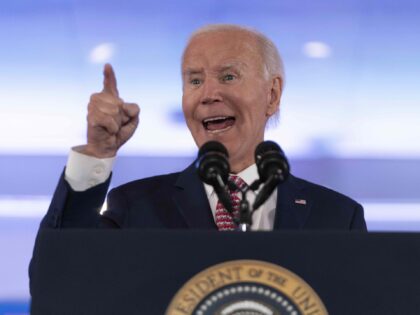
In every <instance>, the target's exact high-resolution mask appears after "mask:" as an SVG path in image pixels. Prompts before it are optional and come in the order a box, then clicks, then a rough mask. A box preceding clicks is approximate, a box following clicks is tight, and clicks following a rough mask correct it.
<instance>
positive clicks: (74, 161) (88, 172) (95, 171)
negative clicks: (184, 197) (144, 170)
mask: <svg viewBox="0 0 420 315" xmlns="http://www.w3.org/2000/svg"><path fill="white" fill-rule="evenodd" d="M77 150H78V147H74V148H73V149H72V150H71V151H70V154H69V157H68V160H67V166H66V171H65V174H64V178H65V180H66V181H67V182H68V183H69V185H70V186H71V188H72V189H73V190H75V191H85V190H87V189H89V188H92V187H94V186H96V185H99V184H102V183H104V182H105V181H106V180H107V179H108V177H109V176H110V174H111V171H112V166H113V164H114V161H115V157H113V158H106V159H98V158H95V157H91V156H88V155H85V154H82V153H79V152H77ZM236 175H237V176H239V177H241V178H242V179H243V181H244V182H245V183H246V184H247V185H251V184H252V183H253V182H254V180H256V179H258V171H257V166H256V165H255V164H253V165H251V166H249V167H248V168H246V169H245V170H243V171H242V172H240V173H238V174H236ZM204 188H205V191H206V194H207V198H208V200H209V203H210V208H211V211H212V213H213V218H214V219H215V215H216V206H217V201H218V198H217V195H216V192H215V191H214V189H213V187H212V186H210V185H207V184H204ZM257 193H258V191H257ZM255 196H256V193H255V192H253V191H250V192H249V193H248V194H247V199H248V201H249V203H250V205H251V206H252V204H253V202H254V200H255ZM276 203H277V190H274V192H273V193H272V194H271V196H270V197H269V198H268V199H267V201H266V202H265V203H264V204H263V205H262V206H261V207H259V208H258V209H257V211H255V213H254V215H253V216H252V226H251V230H255V231H256V230H272V229H273V226H274V216H275V212H276Z"/></svg>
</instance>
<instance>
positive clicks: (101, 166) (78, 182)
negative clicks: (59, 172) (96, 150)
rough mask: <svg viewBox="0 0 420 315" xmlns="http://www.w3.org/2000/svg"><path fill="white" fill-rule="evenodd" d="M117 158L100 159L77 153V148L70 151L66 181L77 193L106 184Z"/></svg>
mask: <svg viewBox="0 0 420 315" xmlns="http://www.w3.org/2000/svg"><path fill="white" fill-rule="evenodd" d="M114 161H115V157H112V158H106V159H99V158H96V157H92V156H89V155H85V154H82V153H79V152H77V147H73V148H72V150H71V151H70V154H69V157H68V160H67V166H66V171H65V173H64V179H65V180H66V181H67V182H68V183H69V185H70V187H71V188H72V189H73V190H75V191H85V190H87V189H89V188H92V187H94V186H96V185H99V184H102V183H104V182H105V181H106V180H107V179H108V177H109V176H110V175H111V171H112V166H113V164H114Z"/></svg>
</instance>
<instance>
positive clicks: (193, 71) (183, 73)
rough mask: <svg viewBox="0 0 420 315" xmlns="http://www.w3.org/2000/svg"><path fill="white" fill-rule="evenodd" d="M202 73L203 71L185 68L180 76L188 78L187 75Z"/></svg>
mask: <svg viewBox="0 0 420 315" xmlns="http://www.w3.org/2000/svg"><path fill="white" fill-rule="evenodd" d="M200 73H203V69H202V68H201V69H194V68H187V69H185V70H184V71H182V75H183V76H188V75H194V74H200Z"/></svg>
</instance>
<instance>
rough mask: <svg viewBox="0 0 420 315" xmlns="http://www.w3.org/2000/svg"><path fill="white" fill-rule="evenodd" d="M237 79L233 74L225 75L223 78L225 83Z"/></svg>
mask: <svg viewBox="0 0 420 315" xmlns="http://www.w3.org/2000/svg"><path fill="white" fill-rule="evenodd" d="M234 79H235V76H234V75H233V74H225V75H224V76H223V81H232V80H234Z"/></svg>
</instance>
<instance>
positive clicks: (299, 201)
mask: <svg viewBox="0 0 420 315" xmlns="http://www.w3.org/2000/svg"><path fill="white" fill-rule="evenodd" d="M295 203H296V204H298V205H304V206H306V200H305V199H295Z"/></svg>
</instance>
